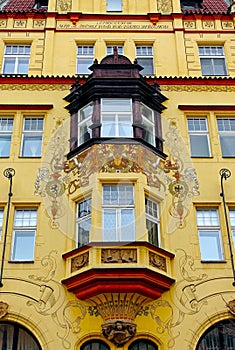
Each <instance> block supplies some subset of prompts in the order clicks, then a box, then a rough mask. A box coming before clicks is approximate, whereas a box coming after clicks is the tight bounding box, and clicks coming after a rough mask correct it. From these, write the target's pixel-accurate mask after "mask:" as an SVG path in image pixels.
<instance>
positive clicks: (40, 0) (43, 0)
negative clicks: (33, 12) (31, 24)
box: [35, 0, 49, 9]
mask: <svg viewBox="0 0 235 350" xmlns="http://www.w3.org/2000/svg"><path fill="white" fill-rule="evenodd" d="M48 1H49V0H36V2H35V8H36V9H39V8H41V7H46V8H47V7H48Z"/></svg>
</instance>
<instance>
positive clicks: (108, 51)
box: [106, 45, 124, 55]
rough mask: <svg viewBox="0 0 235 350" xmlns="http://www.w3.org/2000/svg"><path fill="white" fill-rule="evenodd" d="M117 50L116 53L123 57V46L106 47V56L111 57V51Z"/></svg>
mask: <svg viewBox="0 0 235 350" xmlns="http://www.w3.org/2000/svg"><path fill="white" fill-rule="evenodd" d="M115 47H116V48H117V51H118V54H119V55H123V54H124V50H123V46H115V45H113V46H112V45H108V46H107V47H106V50H107V55H113V49H114V48H115Z"/></svg>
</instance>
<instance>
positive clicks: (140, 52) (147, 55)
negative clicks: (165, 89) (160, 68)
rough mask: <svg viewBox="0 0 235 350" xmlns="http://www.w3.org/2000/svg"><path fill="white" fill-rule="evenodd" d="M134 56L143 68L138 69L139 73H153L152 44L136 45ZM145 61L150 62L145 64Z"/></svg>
mask: <svg viewBox="0 0 235 350" xmlns="http://www.w3.org/2000/svg"><path fill="white" fill-rule="evenodd" d="M136 58H137V61H138V64H139V65H140V66H142V67H143V68H144V69H143V70H142V71H140V73H141V74H143V75H153V74H154V55H153V46H152V45H147V46H146V45H136ZM145 62H151V64H148V65H147V66H146V64H145ZM149 68H150V69H149Z"/></svg>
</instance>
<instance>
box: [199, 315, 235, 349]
mask: <svg viewBox="0 0 235 350" xmlns="http://www.w3.org/2000/svg"><path fill="white" fill-rule="evenodd" d="M204 349H210V350H217V349H235V320H233V319H229V320H224V321H220V322H217V323H215V324H214V325H213V326H211V327H210V328H208V329H207V331H206V332H205V333H204V334H203V335H202V337H201V338H200V340H199V342H198V344H197V347H196V350H204Z"/></svg>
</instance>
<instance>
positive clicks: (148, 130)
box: [142, 119, 155, 145]
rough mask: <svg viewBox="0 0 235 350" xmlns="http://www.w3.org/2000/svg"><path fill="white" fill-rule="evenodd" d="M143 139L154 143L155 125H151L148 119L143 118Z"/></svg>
mask: <svg viewBox="0 0 235 350" xmlns="http://www.w3.org/2000/svg"><path fill="white" fill-rule="evenodd" d="M142 124H143V139H144V140H145V141H146V142H148V143H150V144H151V145H154V144H155V142H154V125H151V124H150V123H147V122H146V120H144V119H143V121H142Z"/></svg>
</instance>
